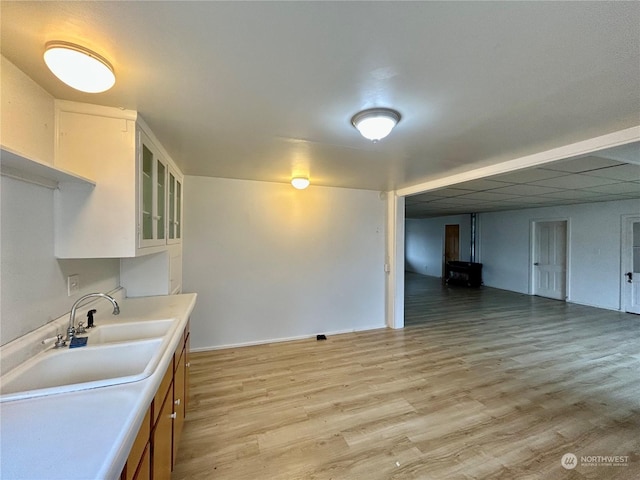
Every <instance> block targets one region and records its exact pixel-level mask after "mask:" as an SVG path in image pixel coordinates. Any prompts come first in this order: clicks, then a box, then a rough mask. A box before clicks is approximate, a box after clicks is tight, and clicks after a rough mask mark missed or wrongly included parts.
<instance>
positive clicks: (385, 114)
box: [351, 108, 401, 142]
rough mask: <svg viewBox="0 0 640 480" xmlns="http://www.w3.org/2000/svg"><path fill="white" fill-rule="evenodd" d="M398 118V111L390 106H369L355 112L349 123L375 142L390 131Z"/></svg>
mask: <svg viewBox="0 0 640 480" xmlns="http://www.w3.org/2000/svg"><path fill="white" fill-rule="evenodd" d="M400 118H401V116H400V113H398V112H396V111H395V110H392V109H390V108H370V109H368V110H363V111H361V112H358V113H356V114H355V115H354V116H353V117H352V118H351V124H352V125H353V126H354V127H356V129H357V130H358V131H359V132H360V133H361V134H362V136H363V137H364V138H366V139H368V140H372V141H374V142H377V141H378V140H382V139H383V138H384V137H386V136H387V135H389V134H390V133H391V130H393V127H395V126H396V125H397V123H398V122H399V121H400Z"/></svg>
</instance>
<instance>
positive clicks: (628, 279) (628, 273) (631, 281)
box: [625, 272, 633, 283]
mask: <svg viewBox="0 0 640 480" xmlns="http://www.w3.org/2000/svg"><path fill="white" fill-rule="evenodd" d="M625 275H626V276H627V282H629V283H633V272H627V273H625Z"/></svg>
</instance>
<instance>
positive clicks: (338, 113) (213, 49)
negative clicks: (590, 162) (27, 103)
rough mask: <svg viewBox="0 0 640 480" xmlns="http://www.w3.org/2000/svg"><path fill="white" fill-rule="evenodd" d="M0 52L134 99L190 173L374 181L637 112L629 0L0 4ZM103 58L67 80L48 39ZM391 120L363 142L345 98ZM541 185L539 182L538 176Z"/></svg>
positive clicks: (423, 174) (467, 164)
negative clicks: (106, 74) (395, 117)
mask: <svg viewBox="0 0 640 480" xmlns="http://www.w3.org/2000/svg"><path fill="white" fill-rule="evenodd" d="M0 13H1V25H0V27H1V41H2V44H1V49H2V54H3V55H4V56H5V57H7V58H8V59H9V60H10V61H11V62H13V63H14V64H15V65H16V66H18V68H20V69H21V70H23V71H24V72H25V73H27V74H28V75H29V76H30V77H32V78H33V79H34V80H35V81H36V82H37V83H39V84H40V85H42V86H43V87H44V88H45V89H46V90H47V91H49V92H50V93H51V94H52V95H53V96H55V97H56V98H63V99H70V100H77V101H83V102H90V103H97V104H103V105H110V106H119V107H124V108H131V109H136V110H138V111H139V112H140V113H141V115H142V117H143V118H144V119H145V120H146V121H147V123H149V125H150V126H151V128H152V129H153V130H154V133H156V135H157V136H158V137H159V138H160V139H161V141H162V142H163V145H164V146H165V148H166V149H167V150H168V152H169V153H170V154H171V155H172V157H173V158H174V160H175V161H176V162H177V163H178V164H179V165H180V166H181V168H182V169H183V171H184V172H185V173H186V174H189V175H206V176H219V177H229V178H243V179H254V180H263V181H275V182H286V181H288V180H289V179H290V177H291V176H292V174H294V173H302V174H304V173H308V174H309V176H310V178H311V181H312V183H313V184H316V185H330V186H340V187H351V188H366V189H374V190H390V189H395V188H402V187H407V186H411V185H415V184H418V183H421V182H424V181H427V180H429V179H431V178H437V177H442V176H445V175H448V174H452V173H456V172H462V171H466V170H470V169H472V168H477V167H480V166H485V165H491V164H495V163H498V162H502V161H506V160H511V159H514V158H519V157H522V156H525V155H529V154H532V153H536V152H540V151H544V150H548V149H551V148H555V147H559V146H562V145H566V144H569V143H573V142H577V141H581V140H585V139H588V138H592V137H595V136H599V135H604V134H607V133H611V132H614V131H618V130H622V129H625V128H628V127H631V126H634V125H638V124H640V114H639V112H640V75H639V65H640V40H639V39H640V2H206V1H204V2H137V1H135V2H115V1H114V2H84V1H81V2H26V1H19V2H10V1H2V2H1V12H0ZM56 39H57V40H67V41H74V42H77V43H81V44H83V45H84V46H86V47H89V48H92V49H94V50H95V51H97V52H98V53H100V54H102V55H103V56H105V57H107V58H108V59H109V60H110V61H111V62H112V63H113V65H114V68H115V71H116V75H117V83H116V85H115V87H114V88H113V89H112V90H111V91H109V92H106V93H103V94H97V95H89V94H82V93H78V92H74V91H72V90H71V89H70V88H68V87H66V86H64V85H62V84H61V83H60V82H59V81H58V80H57V79H55V78H54V77H53V76H52V74H50V73H49V72H48V70H46V67H45V65H44V62H43V61H42V53H43V49H44V44H45V43H46V42H47V41H49V40H56ZM374 106H385V107H392V108H394V109H397V110H398V111H400V112H401V114H402V116H403V118H402V120H401V122H400V124H399V125H398V127H397V129H396V130H395V131H394V132H392V134H391V136H390V137H388V138H387V139H385V140H383V141H381V142H379V143H377V144H373V143H371V142H369V141H367V140H365V139H363V138H362V137H360V136H359V134H358V133H357V132H356V131H355V129H353V127H352V126H351V125H350V123H349V120H350V118H351V116H352V115H353V114H354V113H356V112H357V111H359V110H361V109H364V108H368V107H374ZM549 188H551V187H549Z"/></svg>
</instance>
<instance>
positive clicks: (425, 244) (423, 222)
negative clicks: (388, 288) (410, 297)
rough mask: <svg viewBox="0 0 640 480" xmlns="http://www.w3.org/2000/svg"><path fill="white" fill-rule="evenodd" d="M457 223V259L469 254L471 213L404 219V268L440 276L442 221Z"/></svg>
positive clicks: (466, 256) (442, 237)
mask: <svg viewBox="0 0 640 480" xmlns="http://www.w3.org/2000/svg"><path fill="white" fill-rule="evenodd" d="M456 224H458V225H460V260H462V261H469V258H470V255H471V218H470V215H449V216H446V217H436V218H420V219H415V218H407V219H406V220H405V269H406V270H408V271H410V272H415V273H421V274H422V275H428V276H431V277H442V256H443V255H444V251H443V249H444V228H445V225H456Z"/></svg>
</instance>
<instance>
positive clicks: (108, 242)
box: [55, 100, 183, 263]
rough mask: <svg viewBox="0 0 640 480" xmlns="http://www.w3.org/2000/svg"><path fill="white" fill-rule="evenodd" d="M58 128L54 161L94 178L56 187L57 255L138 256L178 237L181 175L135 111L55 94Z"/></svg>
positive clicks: (158, 249)
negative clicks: (86, 182) (90, 182)
mask: <svg viewBox="0 0 640 480" xmlns="http://www.w3.org/2000/svg"><path fill="white" fill-rule="evenodd" d="M56 130H57V131H56V134H57V135H56V145H55V153H56V154H55V164H56V167H58V168H62V169H65V170H69V171H72V172H75V173H77V174H79V175H83V176H86V177H89V178H92V179H94V180H95V182H96V186H95V188H88V187H84V186H66V185H65V186H64V188H60V189H59V190H57V191H56V196H55V202H56V208H55V230H56V231H55V255H56V257H58V258H128V257H138V256H141V255H148V254H152V253H158V252H166V253H168V252H167V249H168V247H167V243H178V242H180V238H181V230H182V227H181V225H180V223H179V222H180V221H181V217H182V215H181V212H180V213H177V210H176V209H177V208H182V198H181V195H182V179H183V177H182V174H181V172H180V170H179V169H178V168H177V166H176V165H175V164H174V163H173V161H172V160H171V158H170V157H169V155H168V154H167V153H166V152H165V151H164V149H163V148H162V145H160V143H159V142H158V140H157V139H156V138H155V137H154V135H153V133H152V132H151V131H150V129H149V128H148V127H147V125H146V124H145V123H144V121H143V120H142V119H141V118H140V117H139V116H138V114H137V112H135V111H131V110H123V109H118V108H111V107H102V106H97V105H88V104H82V103H76V102H68V101H61V100H56ZM169 200H171V201H169ZM167 212H169V215H167ZM171 215H173V220H172V221H173V222H174V223H170V218H171ZM167 263H168V261H167Z"/></svg>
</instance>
